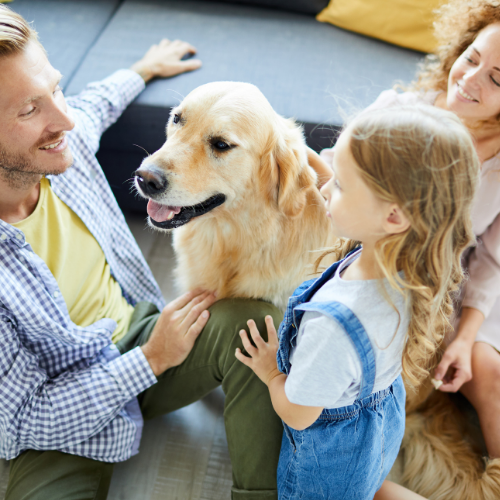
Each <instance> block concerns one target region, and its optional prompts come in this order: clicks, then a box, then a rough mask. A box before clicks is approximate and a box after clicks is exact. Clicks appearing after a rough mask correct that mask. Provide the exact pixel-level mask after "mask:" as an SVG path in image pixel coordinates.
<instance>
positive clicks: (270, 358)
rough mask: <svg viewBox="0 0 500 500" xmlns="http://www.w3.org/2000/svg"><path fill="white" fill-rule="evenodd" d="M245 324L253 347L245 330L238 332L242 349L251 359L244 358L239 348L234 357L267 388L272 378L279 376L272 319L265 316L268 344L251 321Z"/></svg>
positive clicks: (276, 338) (276, 337)
mask: <svg viewBox="0 0 500 500" xmlns="http://www.w3.org/2000/svg"><path fill="white" fill-rule="evenodd" d="M247 324H248V328H249V330H250V335H251V336H252V340H253V341H254V343H255V346H253V345H252V343H251V342H250V339H249V338H248V334H247V332H246V331H245V330H241V331H240V336H241V340H242V342H243V347H244V348H245V350H246V351H247V352H248V354H249V355H250V356H251V357H250V358H249V357H248V356H245V355H244V354H243V353H242V352H241V349H240V348H237V349H236V353H235V356H236V358H237V359H238V360H240V361H241V362H242V363H243V364H244V365H246V366H248V367H249V368H251V369H252V370H253V371H254V372H255V374H256V375H257V377H259V378H260V379H261V380H262V382H264V384H266V385H267V386H268V385H269V382H270V381H271V380H272V379H273V378H274V377H276V376H277V375H280V374H281V372H280V371H279V370H278V364H277V362H276V353H277V352H278V346H279V343H278V334H277V333H276V328H274V323H273V318H272V317H271V316H266V327H267V338H268V342H266V341H265V340H264V339H263V338H262V337H261V336H260V333H259V330H258V329H257V325H256V324H255V321H254V320H253V319H249V320H248V322H247Z"/></svg>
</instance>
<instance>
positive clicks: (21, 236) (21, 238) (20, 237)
mask: <svg viewBox="0 0 500 500" xmlns="http://www.w3.org/2000/svg"><path fill="white" fill-rule="evenodd" d="M16 238H17V239H18V240H19V241H22V240H23V238H24V236H23V235H22V233H17V234H16Z"/></svg>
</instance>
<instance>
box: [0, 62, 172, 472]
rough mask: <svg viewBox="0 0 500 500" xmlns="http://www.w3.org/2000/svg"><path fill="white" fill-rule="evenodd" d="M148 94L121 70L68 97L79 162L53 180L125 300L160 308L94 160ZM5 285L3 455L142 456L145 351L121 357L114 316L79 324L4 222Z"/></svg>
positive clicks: (1, 296)
mask: <svg viewBox="0 0 500 500" xmlns="http://www.w3.org/2000/svg"><path fill="white" fill-rule="evenodd" d="M143 89H144V82H143V80H142V79H141V78H140V77H139V76H138V75H137V74H136V73H134V72H132V71H130V70H122V71H118V72H117V73H115V74H114V75H112V76H111V77H109V78H107V79H106V80H104V81H102V82H99V83H94V84H91V85H89V86H88V87H87V89H86V90H85V91H84V92H82V93H81V94H80V95H78V96H75V97H71V98H68V100H67V102H68V106H69V112H70V113H71V115H72V116H73V118H74V120H75V122H76V126H75V128H74V129H73V130H72V131H71V132H69V133H68V134H67V138H68V143H69V147H70V148H71V151H72V153H73V156H74V164H73V165H72V166H71V167H70V168H69V169H68V170H67V171H66V172H65V173H64V174H62V175H59V176H50V182H51V185H52V189H53V190H54V192H55V193H56V195H57V196H58V197H59V198H60V199H61V200H62V201H63V202H64V203H66V204H67V205H68V206H69V207H70V208H71V209H72V210H73V211H74V212H75V213H76V214H77V215H78V216H79V217H80V218H81V219H82V221H83V222H84V223H85V225H86V226H87V227H88V229H89V230H90V232H91V233H92V234H93V235H94V237H95V239H96V240H97V242H98V243H99V245H100V246H101V248H102V250H103V251H104V254H105V256H106V260H107V262H108V263H109V265H110V268H111V272H112V275H113V277H114V278H115V279H116V281H117V282H118V283H119V284H120V286H121V288H122V291H123V295H124V297H125V298H126V300H127V301H128V302H129V303H130V304H132V305H134V304H135V303H136V302H137V301H141V300H147V301H150V302H153V303H155V304H156V305H157V306H158V307H159V308H160V309H161V308H162V307H163V306H164V301H163V298H162V296H161V292H160V290H159V288H158V285H157V284H156V282H155V280H154V278H153V276H152V274H151V271H150V270H149V268H148V266H147V264H146V262H145V260H144V258H143V256H142V253H141V251H140V250H139V248H138V246H137V244H136V242H135V240H134V238H133V236H132V234H131V233H130V231H129V229H128V226H127V224H126V222H125V219H124V217H123V214H122V213H121V211H120V209H119V208H118V205H117V203H116V201H115V198H114V196H113V193H112V192H111V189H110V187H109V184H108V182H107V181H106V178H105V176H104V174H103V172H102V170H101V167H100V165H99V163H98V162H97V160H96V158H95V153H96V152H97V149H98V148H99V140H100V137H101V134H102V133H103V132H104V131H105V130H106V128H107V127H109V126H110V125H111V124H112V123H113V122H115V121H116V119H117V118H118V117H119V116H120V115H121V113H122V112H123V110H124V109H125V108H126V106H127V105H128V104H129V103H130V102H131V101H132V100H133V99H134V98H135V97H136V96H137V95H138V94H139V93H140V92H141V91H142V90H143ZM0 282H1V284H2V285H1V287H0V401H1V404H0V456H1V457H2V458H6V459H11V458H14V457H16V456H17V455H19V454H20V453H21V452H22V451H23V450H27V449H33V450H60V451H63V452H66V453H71V454H75V455H81V456H84V457H89V458H93V459H96V460H102V461H105V462H117V461H121V460H125V459H127V458H129V457H130V456H131V455H132V454H134V453H136V452H137V451H138V442H139V440H140V433H141V429H142V418H141V416H140V412H138V405H137V400H136V398H135V397H136V396H137V395H138V394H139V393H140V392H142V391H144V390H145V389H147V388H148V387H150V386H151V385H153V384H154V383H155V382H156V377H155V376H154V374H153V372H152V370H151V368H150V366H149V364H148V362H147V360H146V358H145V357H144V354H143V352H142V350H141V349H140V348H139V347H137V348H136V349H133V350H132V351H130V352H128V353H126V354H124V355H123V356H120V355H119V353H118V351H117V349H116V347H115V346H114V345H113V344H112V343H111V334H112V332H113V330H114V329H115V327H116V323H115V322H114V321H113V320H111V319H106V318H104V319H101V320H100V321H97V322H96V323H94V324H93V325H91V326H88V327H85V328H83V327H79V326H77V325H75V324H74V323H73V322H72V321H71V320H70V318H69V314H68V309H67V307H66V304H65V302H64V299H63V297H62V295H61V292H60V290H59V287H58V285H57V282H56V280H55V279H54V276H53V275H52V273H51V272H50V271H49V269H48V268H47V266H46V264H45V262H44V261H43V260H42V259H41V258H40V257H38V255H36V254H35V253H34V252H33V250H32V249H31V246H30V245H29V244H28V243H27V242H26V240H25V237H24V234H23V232H22V231H20V230H19V229H17V228H15V227H13V226H11V225H10V224H7V223H5V222H4V221H2V220H0Z"/></svg>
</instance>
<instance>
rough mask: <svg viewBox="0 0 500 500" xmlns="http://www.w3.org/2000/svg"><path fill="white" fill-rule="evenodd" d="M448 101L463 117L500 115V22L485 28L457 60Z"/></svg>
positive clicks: (449, 85)
mask: <svg viewBox="0 0 500 500" xmlns="http://www.w3.org/2000/svg"><path fill="white" fill-rule="evenodd" d="M446 104H447V107H448V109H449V110H450V111H453V112H454V113H455V114H456V115H458V116H459V117H460V118H461V119H465V120H469V121H472V122H477V121H487V120H491V119H496V117H497V116H498V115H499V114H500V23H493V24H490V25H489V26H487V27H486V28H484V29H483V30H482V31H481V32H480V33H479V35H478V36H477V38H476V40H475V41H474V42H473V43H472V44H471V45H470V46H469V47H468V48H467V50H466V51H465V52H464V53H463V54H462V55H461V56H460V57H459V58H458V59H457V60H456V61H455V64H453V66H452V68H451V70H450V75H449V78H448V93H447V97H446Z"/></svg>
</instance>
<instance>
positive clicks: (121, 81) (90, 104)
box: [66, 69, 146, 154]
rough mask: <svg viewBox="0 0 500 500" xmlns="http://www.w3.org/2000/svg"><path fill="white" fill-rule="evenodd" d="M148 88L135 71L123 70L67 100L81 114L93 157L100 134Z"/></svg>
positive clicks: (97, 147)
mask: <svg viewBox="0 0 500 500" xmlns="http://www.w3.org/2000/svg"><path fill="white" fill-rule="evenodd" d="M145 86H146V84H145V83H144V80H143V79H142V78H141V77H140V76H139V75H138V74H137V73H136V72H135V71H132V70H128V69H122V70H119V71H117V72H115V73H113V74H112V75H111V76H109V77H108V78H105V79H104V80H102V81H100V82H94V83H90V84H89V85H87V87H86V88H85V90H83V92H81V93H80V94H78V95H76V96H71V97H68V98H67V99H66V102H67V104H68V105H69V106H70V107H71V108H73V110H76V112H77V113H79V118H80V120H81V121H82V122H83V129H84V130H85V138H86V140H87V144H88V146H89V148H90V149H91V151H92V153H93V154H95V153H97V150H98V149H99V141H100V139H101V135H102V134H103V133H104V132H105V131H106V129H107V128H108V127H110V126H111V125H113V123H115V122H116V120H118V118H119V117H120V115H121V114H122V113H123V111H124V110H125V108H126V107H127V106H128V105H129V104H130V103H131V102H132V101H133V100H134V99H135V98H136V97H137V96H138V95H139V94H140V93H141V92H142V91H143V90H144V88H145Z"/></svg>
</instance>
